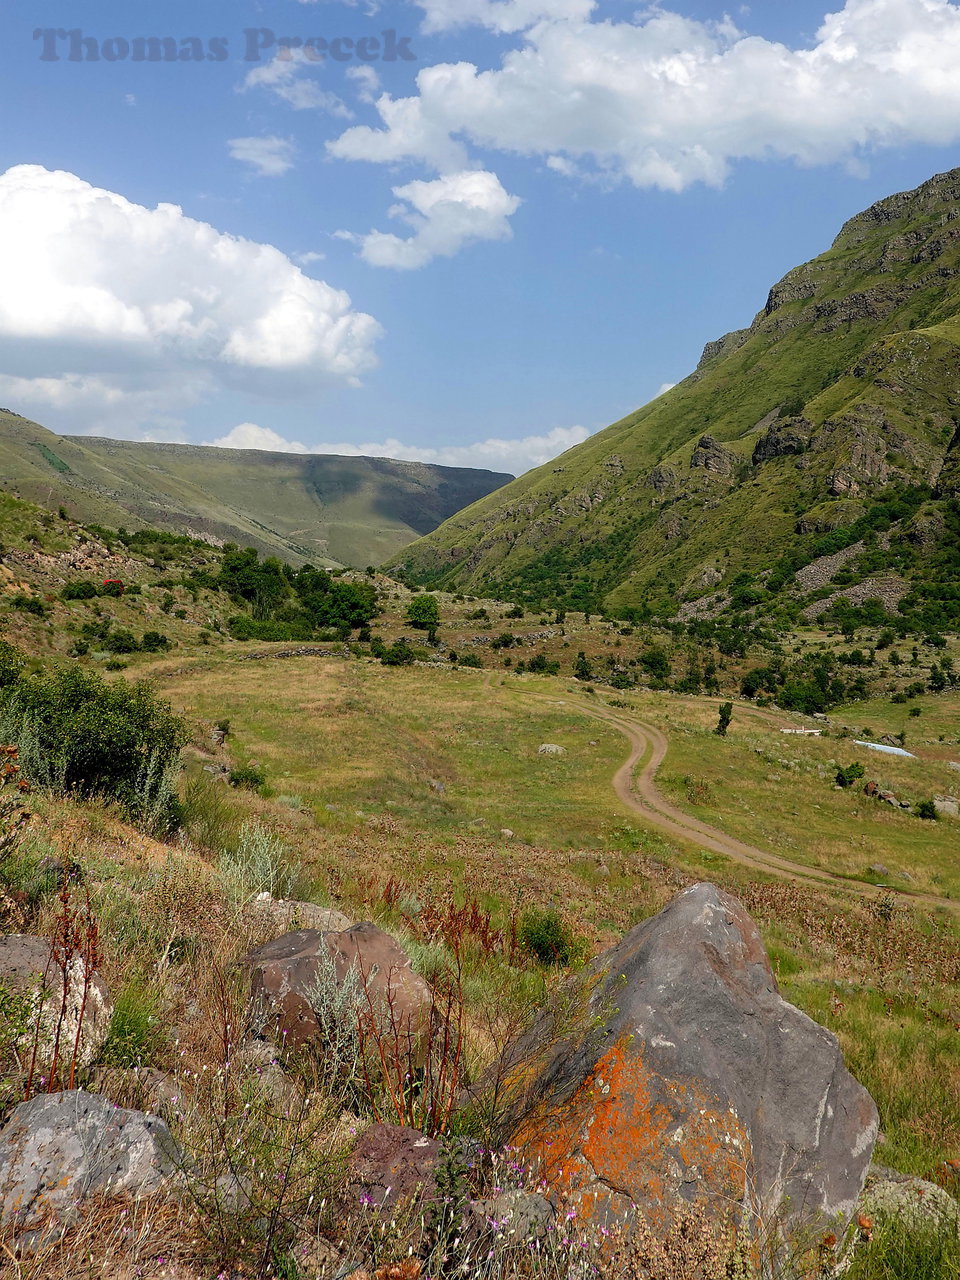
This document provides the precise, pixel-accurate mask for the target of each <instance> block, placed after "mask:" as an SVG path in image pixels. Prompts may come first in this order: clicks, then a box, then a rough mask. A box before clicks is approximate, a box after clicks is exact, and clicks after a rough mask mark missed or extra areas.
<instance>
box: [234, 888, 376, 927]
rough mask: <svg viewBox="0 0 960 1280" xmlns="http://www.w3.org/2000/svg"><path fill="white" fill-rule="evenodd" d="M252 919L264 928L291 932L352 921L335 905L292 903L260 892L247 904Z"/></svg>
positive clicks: (345, 923)
mask: <svg viewBox="0 0 960 1280" xmlns="http://www.w3.org/2000/svg"><path fill="white" fill-rule="evenodd" d="M249 913H250V915H251V917H252V918H253V920H254V921H255V922H256V923H257V924H258V925H259V926H260V927H261V928H264V929H267V928H269V929H274V930H278V931H281V932H283V933H292V932H294V931H295V930H298V929H316V930H317V931H318V932H320V933H327V932H331V931H332V932H337V933H339V932H341V931H342V930H343V929H349V928H350V926H351V924H352V923H353V921H352V920H350V918H349V917H348V916H345V915H344V914H343V912H342V911H337V910H336V908H335V907H318V906H317V905H316V903H314V902H292V901H288V900H287V899H284V898H272V897H271V896H270V894H269V893H261V894H260V895H259V896H258V897H256V898H254V899H253V901H252V902H251V903H250V905H249Z"/></svg>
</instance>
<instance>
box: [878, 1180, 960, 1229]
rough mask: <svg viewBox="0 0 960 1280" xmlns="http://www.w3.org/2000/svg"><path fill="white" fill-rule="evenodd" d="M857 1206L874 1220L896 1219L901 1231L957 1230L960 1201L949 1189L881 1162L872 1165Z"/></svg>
mask: <svg viewBox="0 0 960 1280" xmlns="http://www.w3.org/2000/svg"><path fill="white" fill-rule="evenodd" d="M858 1207H859V1210H860V1212H861V1213H864V1214H866V1215H867V1216H868V1217H869V1218H873V1219H875V1220H876V1221H877V1222H895V1223H896V1225H897V1227H898V1229H899V1230H901V1231H905V1232H910V1233H914V1234H915V1233H917V1232H923V1231H931V1230H932V1231H953V1232H955V1233H960V1205H958V1204H957V1201H956V1200H955V1199H954V1198H953V1196H952V1195H951V1194H950V1192H949V1191H945V1190H944V1189H943V1187H939V1186H937V1184H936V1183H935V1182H927V1181H925V1180H924V1179H923V1178H910V1177H907V1176H905V1175H904V1174H900V1173H896V1172H894V1170H892V1169H885V1168H883V1166H882V1165H872V1166H871V1169H870V1174H869V1176H868V1178H867V1185H866V1187H865V1188H864V1192H863V1195H862V1196H861V1197H860V1203H859V1206H858Z"/></svg>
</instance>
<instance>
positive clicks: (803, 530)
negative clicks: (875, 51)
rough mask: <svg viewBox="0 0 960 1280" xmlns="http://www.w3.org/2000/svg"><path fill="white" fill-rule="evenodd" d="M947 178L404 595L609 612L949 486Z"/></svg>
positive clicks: (853, 241)
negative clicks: (511, 598)
mask: <svg viewBox="0 0 960 1280" xmlns="http://www.w3.org/2000/svg"><path fill="white" fill-rule="evenodd" d="M958 277H960V170H956V171H954V172H951V173H947V174H942V175H939V176H937V177H935V178H933V179H931V180H930V181H929V182H927V183H925V184H924V185H923V186H922V187H920V188H918V189H917V190H916V191H911V192H905V193H901V194H898V195H894V196H891V197H890V198H889V199H886V200H882V201H880V202H879V203H877V204H876V205H874V206H873V207H872V208H870V209H868V210H866V211H865V212H864V213H861V214H858V215H857V216H856V217H855V218H852V219H851V220H850V221H849V222H848V223H847V224H846V225H845V226H844V227H843V229H842V230H841V232H840V234H839V235H838V237H837V239H836V240H835V241H834V243H833V245H832V247H831V248H830V249H829V250H828V251H827V252H826V253H824V254H823V255H822V256H821V257H819V258H816V259H814V260H813V261H812V262H808V263H806V264H804V265H803V266H800V267H797V268H796V269H795V270H793V271H791V272H789V273H788V274H787V275H786V276H785V277H784V278H783V279H782V280H781V281H779V282H778V283H777V284H775V285H774V286H773V288H772V289H771V290H770V293H769V296H768V298H767V302H766V305H765V306H764V307H763V309H762V310H761V311H760V312H759V313H758V315H757V316H756V317H755V319H754V321H753V323H752V324H751V325H750V327H749V328H747V329H743V330H738V331H736V332H734V333H731V334H728V335H726V336H725V337H724V338H721V339H719V340H718V341H717V342H712V343H709V344H708V345H707V347H706V348H705V350H704V354H703V358H702V360H701V362H700V365H699V367H698V368H697V370H696V371H695V372H694V373H693V374H691V376H690V377H689V378H687V379H686V380H685V381H684V382H682V383H680V384H679V385H678V386H677V387H675V388H674V389H673V390H672V391H670V392H668V393H667V394H666V395H664V396H662V397H660V398H659V399H658V400H656V401H654V402H653V403H652V404H649V405H647V406H646V407H645V408H643V409H641V410H640V411H639V412H638V413H636V414H633V415H631V416H630V417H629V418H626V419H624V420H623V421H622V422H619V423H617V424H615V425H614V426H612V427H610V428H608V429H607V430H606V431H604V432H601V433H600V434H599V435H597V436H594V437H593V438H592V439H590V440H588V441H587V442H586V443H584V444H582V445H579V446H577V447H576V448H575V449H572V450H571V451H570V452H569V453H567V454H565V455H564V456H563V457H562V458H560V459H558V460H557V461H556V462H554V463H551V464H549V465H547V466H545V467H541V468H540V469H539V470H537V471H533V472H531V473H529V474H528V475H526V476H523V477H521V478H520V479H519V480H517V481H515V482H514V483H513V484H511V485H508V486H507V487H506V488H505V489H503V490H501V491H500V492H498V493H496V494H494V495H492V496H491V497H489V498H486V499H484V500H482V501H481V502H479V503H477V504H475V505H474V506H473V507H470V508H469V509H467V510H466V511H464V512H461V513H460V514H458V515H457V516H455V517H454V518H453V519H451V520H449V521H447V522H446V523H445V524H443V525H442V526H441V527H440V528H439V529H438V530H437V531H436V532H435V533H433V534H431V535H429V536H428V537H426V538H424V539H421V540H420V541H419V542H417V543H415V544H413V545H412V546H411V547H409V548H407V549H405V551H404V552H402V553H401V554H400V555H399V556H397V557H395V559H394V561H393V562H392V564H393V566H394V567H398V568H399V567H402V568H403V569H405V570H406V571H407V572H408V573H409V574H410V575H411V576H412V577H413V578H414V579H415V580H418V581H421V582H424V583H427V584H432V585H443V586H447V587H453V588H456V589H468V590H471V589H480V588H481V587H482V588H483V589H484V590H495V591H497V592H499V593H500V594H506V595H511V594H518V595H519V594H524V593H526V594H527V595H528V597H529V598H531V599H554V598H560V599H563V598H568V599H569V601H570V603H575V601H576V599H577V598H578V596H579V597H582V598H588V597H589V598H590V599H592V600H593V601H594V602H599V601H604V602H605V603H606V604H607V606H608V607H611V608H624V607H633V606H637V605H641V604H643V603H645V602H646V603H648V604H650V603H656V604H657V605H658V607H660V606H664V605H665V604H666V603H667V602H668V600H669V599H672V600H673V602H674V605H675V604H676V603H677V601H679V600H681V599H687V600H689V599H690V598H691V596H695V595H696V592H697V590H698V589H699V588H698V585H697V584H699V583H702V582H706V581H709V582H714V581H715V580H716V578H717V575H718V574H719V575H720V579H721V580H722V582H724V583H730V582H731V581H732V580H733V579H735V578H736V577H737V575H738V574H740V573H742V572H743V571H747V572H749V573H751V574H757V573H762V572H763V571H764V570H765V569H768V568H770V567H771V566H772V565H773V564H774V563H775V562H776V561H777V560H778V559H779V558H781V557H782V556H783V555H784V554H785V553H789V552H790V551H791V549H792V548H795V547H796V546H797V539H798V538H802V537H803V536H805V535H806V534H810V533H812V532H813V531H815V530H825V529H828V530H836V529H843V528H845V527H849V526H851V525H853V524H854V523H855V522H856V521H857V519H859V518H860V517H862V516H863V513H864V511H865V510H866V509H867V507H868V506H869V504H870V502H871V501H872V500H873V499H874V498H875V497H876V495H877V494H879V493H884V494H888V493H889V492H890V491H891V490H892V489H894V488H896V489H900V490H911V491H914V497H916V491H917V490H918V489H919V488H920V487H921V486H927V487H929V489H930V494H929V495H928V496H929V500H930V502H931V503H932V504H933V505H934V506H936V504H937V503H938V502H939V503H942V502H944V501H947V500H949V499H951V498H953V497H956V495H957V492H958V489H960V481H958V480H957V476H958V474H960V462H958V458H960V443H958V439H960V435H958V423H960V404H958V401H960V278H958Z"/></svg>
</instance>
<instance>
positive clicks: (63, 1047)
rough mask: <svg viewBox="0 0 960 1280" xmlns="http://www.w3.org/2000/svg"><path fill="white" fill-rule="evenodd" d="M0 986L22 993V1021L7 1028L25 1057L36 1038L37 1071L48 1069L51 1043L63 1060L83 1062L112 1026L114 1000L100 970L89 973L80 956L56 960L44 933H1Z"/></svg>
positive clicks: (91, 1057) (82, 1064)
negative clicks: (3, 934)
mask: <svg viewBox="0 0 960 1280" xmlns="http://www.w3.org/2000/svg"><path fill="white" fill-rule="evenodd" d="M0 987H2V988H3V989H4V990H6V991H8V992H10V993H12V994H13V995H16V996H20V997H22V999H23V1018H22V1019H21V1021H22V1023H23V1025H21V1026H19V1027H15V1028H11V1030H12V1031H13V1037H12V1038H13V1039H14V1041H15V1043H16V1044H17V1047H18V1050H19V1052H20V1056H21V1059H22V1060H24V1061H25V1060H27V1059H29V1058H32V1057H33V1044H34V1040H35V1039H36V1042H37V1056H36V1062H35V1064H34V1065H35V1074H40V1075H42V1074H44V1072H45V1071H47V1070H49V1068H50V1065H51V1059H52V1055H53V1052H54V1048H55V1046H56V1049H57V1056H58V1060H59V1062H60V1064H61V1065H65V1064H69V1063H70V1061H71V1060H74V1061H75V1065H76V1066H77V1067H86V1066H89V1065H90V1063H92V1062H93V1061H94V1060H95V1059H96V1056H97V1054H98V1053H99V1052H100V1050H101V1048H102V1047H103V1044H104V1041H105V1040H106V1038H107V1033H108V1031H109V1030H110V1019H111V1017H112V1016H113V1001H112V1000H111V998H110V992H109V990H108V988H107V984H106V983H105V982H104V981H103V979H102V978H101V977H100V975H99V974H98V973H96V972H94V973H90V974H87V972H86V968H85V965H84V962H83V959H82V958H81V957H80V956H75V957H74V958H73V959H71V960H68V961H67V962H66V964H65V965H64V966H60V965H59V964H57V963H56V961H55V960H54V957H53V955H52V953H51V950H50V943H49V942H48V941H47V940H46V938H36V937H32V936H31V935H30V934H22V933H12V934H7V935H6V936H5V937H0ZM37 1031H39V1035H37ZM58 1040H59V1042H58ZM74 1054H75V1058H74Z"/></svg>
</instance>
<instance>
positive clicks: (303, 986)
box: [244, 923, 433, 1052]
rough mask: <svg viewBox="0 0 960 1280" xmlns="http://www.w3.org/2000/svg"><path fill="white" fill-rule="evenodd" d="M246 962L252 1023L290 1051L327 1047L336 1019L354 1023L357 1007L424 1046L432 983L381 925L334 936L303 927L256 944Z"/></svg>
mask: <svg viewBox="0 0 960 1280" xmlns="http://www.w3.org/2000/svg"><path fill="white" fill-rule="evenodd" d="M244 963H245V964H246V965H247V966H248V967H249V969H250V974H251V989H250V1008H249V1020H250V1023H251V1028H252V1029H253V1030H254V1031H255V1032H256V1033H257V1034H263V1035H267V1036H269V1037H272V1038H276V1039H277V1041H278V1042H279V1043H281V1044H282V1045H283V1046H285V1047H286V1048H289V1049H302V1048H304V1047H308V1046H309V1047H311V1048H313V1049H316V1050H317V1051H319V1052H323V1050H324V1046H325V1044H326V1043H327V1041H328V1039H329V1036H330V1032H331V1027H330V1025H329V1022H330V1019H331V1018H339V1019H343V1018H346V1019H348V1020H349V1023H350V1026H351V1027H353V1026H355V1024H356V1018H357V1014H358V1012H359V1013H363V1014H365V1015H366V1014H369V1015H371V1016H372V1017H373V1018H375V1019H376V1022H377V1025H378V1026H379V1027H380V1028H381V1029H382V1030H384V1031H385V1032H386V1034H388V1035H392V1034H394V1033H395V1034H396V1035H397V1036H398V1037H399V1039H400V1041H401V1042H402V1043H407V1042H408V1041H409V1042H410V1043H411V1044H412V1045H413V1046H417V1045H418V1044H419V1043H420V1042H421V1040H422V1039H423V1038H424V1037H423V1036H422V1033H423V1032H424V1031H425V1029H426V1027H427V1026H428V1024H429V1019H430V1015H431V1012H432V1009H433V997H432V995H431V992H430V988H429V987H428V986H427V984H426V983H425V982H424V980H423V979H422V978H421V977H420V975H419V974H417V973H415V972H414V971H413V968H412V967H411V964H410V957H409V956H408V955H407V953H406V952H405V951H404V950H403V948H402V947H401V946H400V944H399V943H398V942H397V941H396V939H395V938H391V936H390V935H389V934H388V933H384V931H383V930H382V929H379V928H378V927H377V926H376V925H375V924H369V923H364V924H357V925H354V926H353V927H352V928H350V929H344V930H342V931H339V932H327V933H324V932H320V931H319V930H316V929H300V930H298V931H296V932H294V933H287V934H284V935H283V937H280V938H276V939H275V940H274V941H273V942H268V943H266V944H265V945H264V946H262V947H257V948H256V950H254V951H251V952H250V954H249V955H248V956H247V957H246V958H245V961H244ZM351 993H352V994H351Z"/></svg>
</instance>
